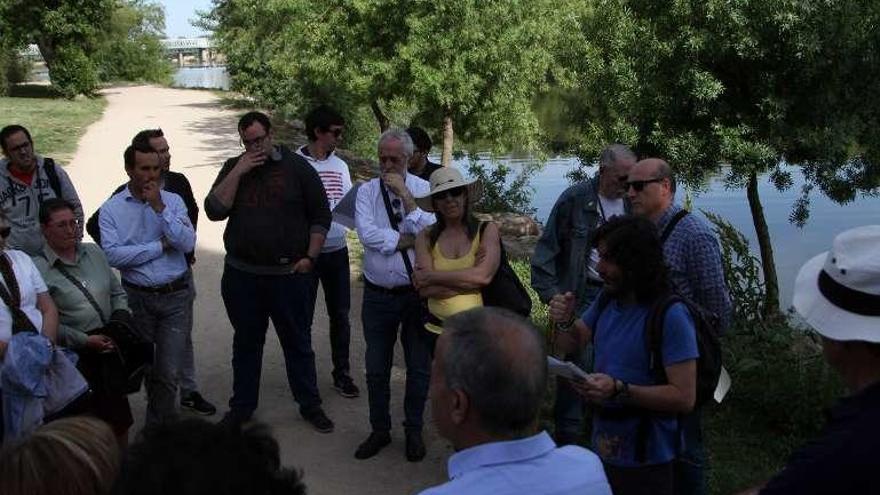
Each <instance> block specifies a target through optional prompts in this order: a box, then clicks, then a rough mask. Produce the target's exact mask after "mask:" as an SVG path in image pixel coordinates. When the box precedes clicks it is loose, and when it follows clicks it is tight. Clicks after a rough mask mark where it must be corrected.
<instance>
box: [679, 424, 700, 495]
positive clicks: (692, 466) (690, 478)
mask: <svg viewBox="0 0 880 495" xmlns="http://www.w3.org/2000/svg"><path fill="white" fill-rule="evenodd" d="M702 416H703V413H702V411H701V410H699V409H697V410H694V412H692V413H690V414H687V415H685V416H682V417H680V418H679V421H680V423H679V424H680V428H681V434H682V437H683V441H684V445H683V447H682V449H681V452H679V454H678V459H676V461H675V491H676V493H677V494H678V495H704V494H705V493H707V492H706V472H705V466H706V451H705V448H704V447H703V425H702Z"/></svg>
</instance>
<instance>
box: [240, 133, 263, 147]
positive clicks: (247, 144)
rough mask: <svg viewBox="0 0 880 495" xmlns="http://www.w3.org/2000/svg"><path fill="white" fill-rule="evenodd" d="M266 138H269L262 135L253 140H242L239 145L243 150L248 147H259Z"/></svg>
mask: <svg viewBox="0 0 880 495" xmlns="http://www.w3.org/2000/svg"><path fill="white" fill-rule="evenodd" d="M268 137H269V135H268V134H263V135H262V136H260V137H255V138H253V139H242V140H241V144H242V145H243V146H244V147H245V148H247V147H250V146H259V145H261V144H263V142H264V141H266V138H268Z"/></svg>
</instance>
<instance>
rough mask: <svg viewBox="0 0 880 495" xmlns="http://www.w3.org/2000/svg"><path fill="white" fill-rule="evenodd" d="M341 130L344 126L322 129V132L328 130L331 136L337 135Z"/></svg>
mask: <svg viewBox="0 0 880 495" xmlns="http://www.w3.org/2000/svg"><path fill="white" fill-rule="evenodd" d="M343 130H344V128H342V127H337V128H336V129H324V132H329V133H331V134H333V137H339V136H341V135H342V131H343Z"/></svg>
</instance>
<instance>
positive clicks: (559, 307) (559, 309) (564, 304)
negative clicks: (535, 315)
mask: <svg viewBox="0 0 880 495" xmlns="http://www.w3.org/2000/svg"><path fill="white" fill-rule="evenodd" d="M574 302H575V301H574V294H573V293H571V292H566V293H564V294H556V295H555V296H553V297H552V298H551V299H550V303H549V305H548V310H547V313H548V315H549V316H550V321H553V322H556V323H567V322H569V321H571V318H572V316H573V315H574Z"/></svg>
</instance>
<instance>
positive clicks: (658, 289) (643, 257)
mask: <svg viewBox="0 0 880 495" xmlns="http://www.w3.org/2000/svg"><path fill="white" fill-rule="evenodd" d="M593 247H595V248H596V250H597V251H598V252H599V263H598V264H597V265H596V270H597V271H598V272H599V276H601V277H602V280H603V281H604V282H605V292H606V293H607V294H608V295H609V296H611V297H614V298H629V297H634V298H635V300H636V301H638V302H641V303H650V302H652V301H654V300H655V299H656V298H657V297H659V296H660V295H662V294H664V293H665V292H666V291H667V290H668V288H669V282H668V278H667V276H668V275H667V269H666V262H665V261H664V259H663V245H662V243H661V242H660V236H659V235H658V234H657V227H656V226H655V225H654V224H653V223H652V222H651V221H649V220H648V219H646V218H643V217H636V216H631V215H625V216H617V217H613V218H612V219H610V220H608V221H607V222H606V223H604V224H603V225H602V226H601V227H599V228H598V229H597V230H596V234H595V235H594V236H593Z"/></svg>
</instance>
